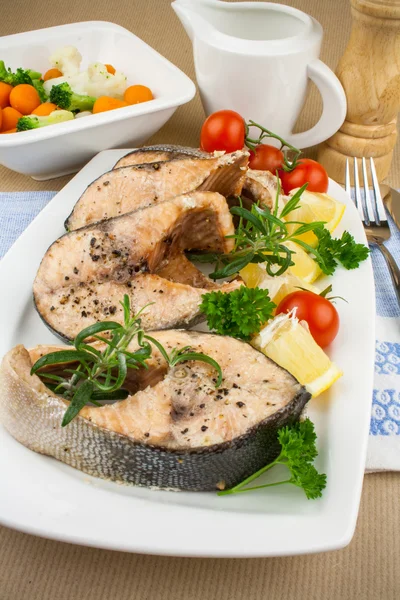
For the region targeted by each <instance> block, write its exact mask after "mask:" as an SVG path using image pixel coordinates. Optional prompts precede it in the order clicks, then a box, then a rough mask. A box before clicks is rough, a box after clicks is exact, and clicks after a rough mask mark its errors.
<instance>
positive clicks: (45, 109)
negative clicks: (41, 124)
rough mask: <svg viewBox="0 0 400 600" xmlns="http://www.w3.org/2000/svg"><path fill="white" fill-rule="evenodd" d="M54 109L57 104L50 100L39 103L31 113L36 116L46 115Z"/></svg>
mask: <svg viewBox="0 0 400 600" xmlns="http://www.w3.org/2000/svg"><path fill="white" fill-rule="evenodd" d="M56 109H57V106H56V105H55V104H53V103H52V102H44V103H43V104H39V106H38V107H37V108H35V110H33V111H32V114H33V115H37V116H38V117H47V116H48V115H49V114H50V113H52V112H53V110H56Z"/></svg>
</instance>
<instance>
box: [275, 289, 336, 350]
mask: <svg viewBox="0 0 400 600" xmlns="http://www.w3.org/2000/svg"><path fill="white" fill-rule="evenodd" d="M293 308H296V309H297V310H296V317H297V318H298V319H299V320H300V321H307V323H308V326H309V328H310V333H311V335H312V336H313V338H314V340H315V341H316V342H317V344H318V345H319V346H321V348H325V346H328V344H330V343H331V342H332V341H333V340H334V339H335V337H336V335H337V332H338V331H339V315H338V312H337V310H336V308H335V307H334V306H333V304H332V302H329V300H327V299H326V298H323V297H322V296H318V294H314V293H313V292H307V291H302V290H299V291H298V292H292V293H291V294H289V295H288V296H286V298H284V299H283V300H282V301H281V302H280V303H279V305H278V308H277V309H276V314H280V313H287V312H290V311H291V310H292V309H293Z"/></svg>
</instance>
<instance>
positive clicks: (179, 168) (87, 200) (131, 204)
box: [65, 150, 249, 231]
mask: <svg viewBox="0 0 400 600" xmlns="http://www.w3.org/2000/svg"><path fill="white" fill-rule="evenodd" d="M248 156H249V153H248V152H247V151H242V150H241V151H237V152H233V153H232V154H225V155H223V156H219V157H211V158H195V157H193V156H185V157H181V158H175V159H172V160H169V161H166V162H165V161H164V162H154V163H150V164H134V165H131V166H126V167H120V168H118V169H113V170H111V171H109V172H108V173H104V174H103V175H101V176H100V177H99V178H98V179H96V180H95V181H93V183H91V184H90V185H89V186H88V187H87V188H86V190H85V191H84V192H83V194H82V196H81V197H80V198H79V200H78V202H77V203H76V204H75V207H74V209H73V211H72V213H71V214H70V216H69V217H68V218H67V220H66V222H65V227H66V229H67V230H68V231H73V230H75V229H79V228H81V227H85V226H86V225H88V224H91V223H96V222H98V221H101V220H103V219H109V218H113V217H116V216H119V215H122V214H125V213H128V212H132V211H134V210H137V209H140V208H145V207H147V206H152V205H154V204H160V203H161V202H164V201H166V200H169V199H171V198H173V197H175V196H177V195H178V194H184V193H187V192H191V191H193V190H205V191H214V192H219V193H220V194H222V195H223V196H231V195H234V196H238V195H239V194H240V193H241V190H242V186H243V182H244V178H245V171H246V166H247V163H248Z"/></svg>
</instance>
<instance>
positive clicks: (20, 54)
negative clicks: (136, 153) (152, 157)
mask: <svg viewBox="0 0 400 600" xmlns="http://www.w3.org/2000/svg"><path fill="white" fill-rule="evenodd" d="M66 45H72V46H76V47H77V48H78V50H79V51H80V53H81V54H82V57H83V61H82V65H81V68H82V69H85V68H86V67H87V66H88V64H90V63H92V62H96V61H100V62H103V63H111V64H113V65H114V67H115V68H116V69H118V70H120V71H123V72H124V73H125V74H126V75H127V77H128V85H134V84H135V83H140V84H143V85H147V86H148V87H149V88H150V89H151V90H152V91H153V94H154V97H155V98H154V100H151V101H150V102H143V103H141V104H135V105H132V106H127V107H124V108H119V109H116V110H111V111H108V112H103V113H99V114H96V115H91V116H88V117H84V118H81V119H76V120H75V121H68V122H66V123H58V124H57V125H50V126H48V127H43V128H41V129H35V130H32V131H24V132H20V133H18V134H8V135H7V134H4V135H0V164H2V165H4V166H5V167H7V168H9V169H12V170H13V171H17V172H18V173H22V174H24V175H31V176H32V177H33V178H34V179H39V180H43V179H50V178H53V177H58V176H60V175H65V174H67V173H73V172H75V171H77V170H79V169H80V167H81V166H82V165H83V164H85V163H86V162H88V161H89V160H90V159H91V158H92V157H93V156H94V155H95V154H97V153H98V152H100V151H101V150H105V149H108V148H115V147H119V148H124V147H132V146H136V147H137V146H140V145H141V144H143V142H144V141H145V140H146V139H148V138H149V137H151V136H152V135H153V134H154V133H155V132H156V131H157V130H158V129H160V128H161V127H162V126H163V125H164V123H166V121H167V120H168V119H169V118H170V117H171V116H172V115H173V113H174V112H175V110H176V109H177V107H178V106H180V105H182V104H185V103H186V102H189V101H190V100H191V99H192V98H193V96H194V94H195V91H196V89H195V86H194V83H193V82H192V81H191V80H190V79H189V78H188V77H187V76H186V75H185V74H184V73H182V71H180V70H179V69H178V68H177V67H175V66H174V65H173V64H172V63H170V62H169V61H168V60H167V59H166V58H164V57H163V56H161V55H160V54H159V53H158V52H156V51H155V50H153V48H151V47H150V46H149V45H148V44H146V43H145V42H143V41H142V40H141V39H140V38H138V37H137V36H135V35H134V34H133V33H131V32H130V31H128V30H127V29H124V28H123V27H121V26H119V25H115V24H114V23H107V22H103V21H87V22H84V23H72V24H69V25H61V26H59V27H49V28H48V29H40V30H37V31H28V32H25V33H18V34H15V35H9V36H5V37H2V38H0V58H1V59H2V60H4V61H5V63H6V65H7V66H8V67H11V68H12V69H13V70H14V69H16V68H17V67H23V68H26V69H28V68H30V69H34V70H37V71H41V72H45V71H46V70H47V69H48V68H49V67H50V65H49V57H50V56H51V54H52V53H53V52H54V51H55V50H57V49H58V48H60V47H62V46H66Z"/></svg>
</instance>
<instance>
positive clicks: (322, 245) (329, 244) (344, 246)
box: [314, 229, 369, 275]
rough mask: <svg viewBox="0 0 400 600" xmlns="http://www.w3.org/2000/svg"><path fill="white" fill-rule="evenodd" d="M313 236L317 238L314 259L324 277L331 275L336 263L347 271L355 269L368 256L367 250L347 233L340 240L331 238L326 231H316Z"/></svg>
mask: <svg viewBox="0 0 400 600" xmlns="http://www.w3.org/2000/svg"><path fill="white" fill-rule="evenodd" d="M315 235H316V236H317V238H318V245H317V248H316V250H315V251H314V254H315V259H316V261H317V263H318V264H319V265H320V267H321V269H322V270H323V272H324V273H325V274H326V275H332V273H333V272H334V271H335V269H336V267H337V266H338V263H341V264H342V265H343V266H344V268H345V269H348V270H350V269H357V268H358V267H359V266H360V263H361V262H362V261H364V260H365V259H366V258H368V256H369V248H367V246H364V244H358V243H357V242H356V241H355V240H354V237H353V236H352V235H351V234H350V233H349V232H348V231H344V232H343V234H342V236H341V237H340V238H333V237H332V236H331V234H330V233H329V231H328V230H327V229H321V230H320V229H317V230H316V231H315Z"/></svg>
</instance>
